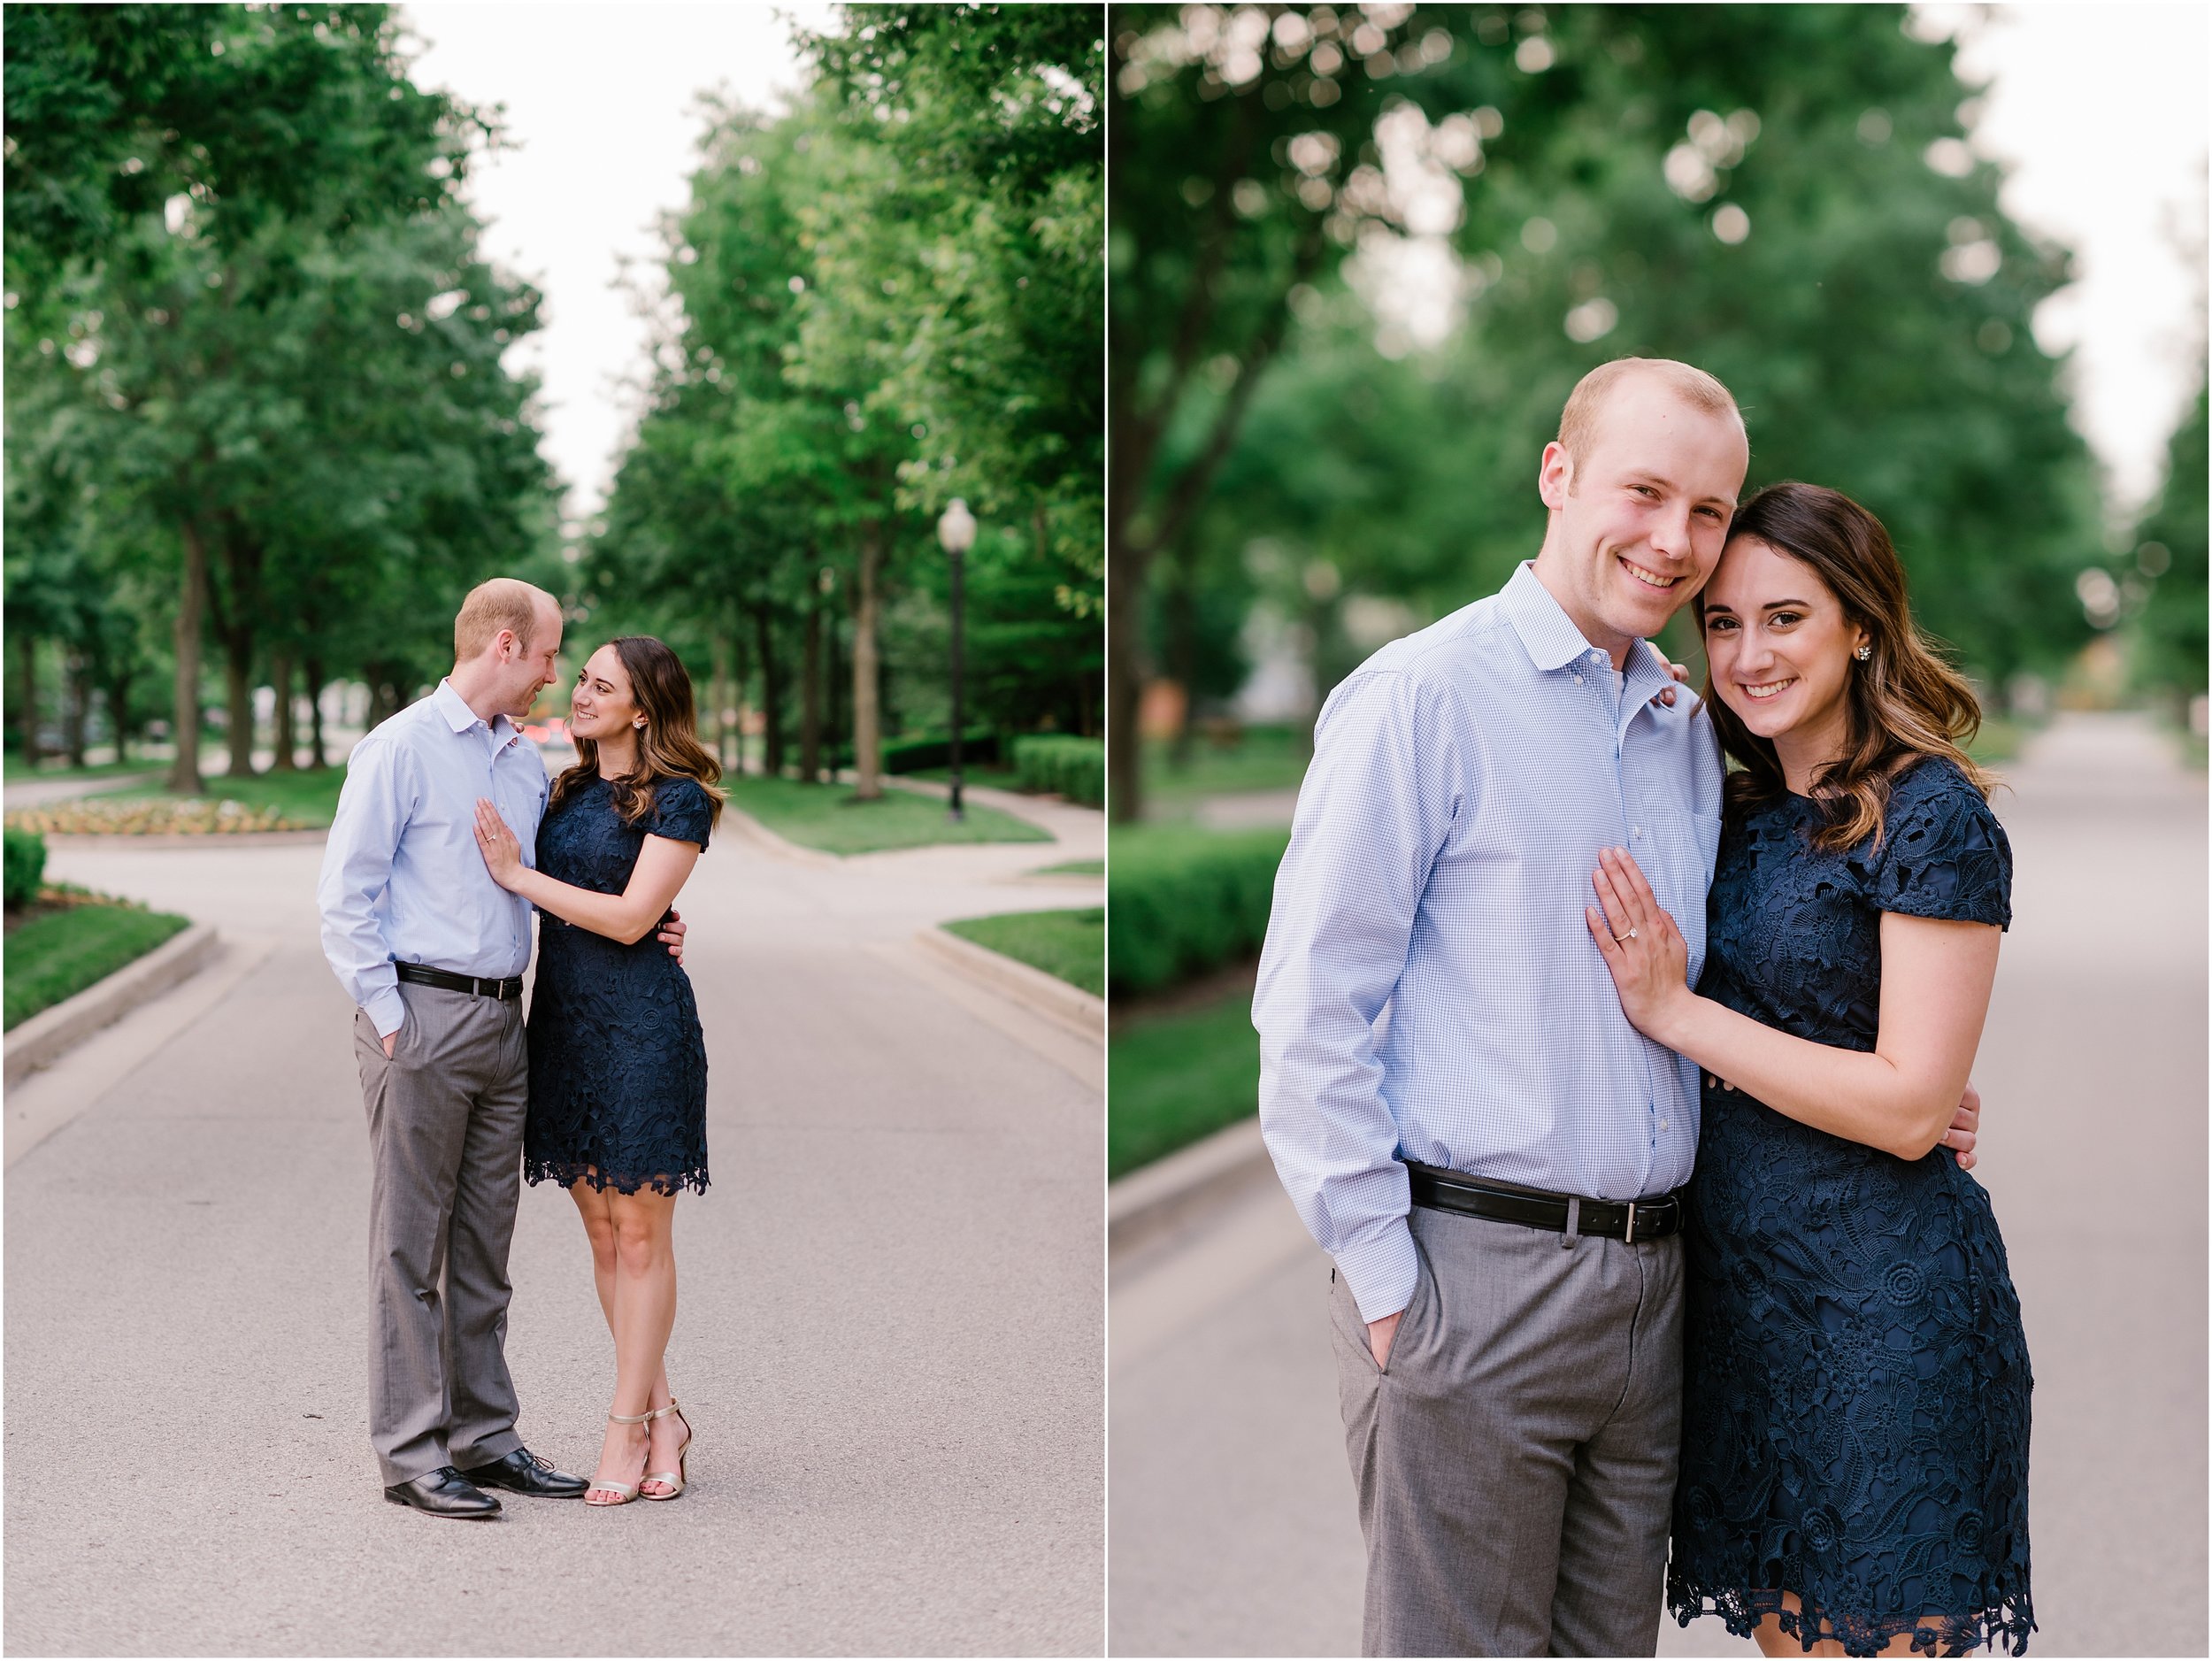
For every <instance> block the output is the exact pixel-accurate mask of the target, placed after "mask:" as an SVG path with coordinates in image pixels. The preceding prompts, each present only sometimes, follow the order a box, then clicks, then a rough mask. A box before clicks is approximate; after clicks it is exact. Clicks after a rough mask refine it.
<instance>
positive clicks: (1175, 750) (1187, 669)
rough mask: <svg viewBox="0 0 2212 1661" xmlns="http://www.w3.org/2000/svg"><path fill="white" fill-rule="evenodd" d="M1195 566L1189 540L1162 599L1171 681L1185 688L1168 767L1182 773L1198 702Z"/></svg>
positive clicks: (1178, 553) (1180, 553) (1172, 567)
mask: <svg viewBox="0 0 2212 1661" xmlns="http://www.w3.org/2000/svg"><path fill="white" fill-rule="evenodd" d="M1192 564H1193V561H1192V559H1191V557H1190V544H1189V543H1188V542H1184V543H1183V544H1182V546H1181V547H1180V548H1179V550H1178V552H1177V558H1175V559H1174V560H1173V561H1172V564H1171V569H1170V571H1169V573H1168V578H1169V581H1168V589H1167V592H1166V594H1164V596H1161V597H1162V598H1163V599H1164V600H1165V601H1166V602H1167V619H1166V621H1167V641H1166V647H1167V673H1168V678H1169V679H1170V680H1171V681H1175V682H1176V684H1178V685H1179V686H1180V687H1181V688H1182V689H1183V712H1182V714H1181V716H1180V717H1179V719H1177V721H1176V724H1175V740H1174V742H1173V743H1172V744H1171V746H1170V748H1169V750H1168V765H1171V767H1173V768H1174V769H1175V771H1176V772H1178V773H1184V772H1187V771H1188V770H1189V767H1190V749H1191V711H1192V709H1193V707H1194V705H1195V704H1197V702H1198V696H1197V692H1196V690H1195V688H1196V686H1197V683H1198V598H1197V588H1198V581H1197V578H1196V575H1195V574H1194V573H1193V572H1192V570H1191V565H1192Z"/></svg>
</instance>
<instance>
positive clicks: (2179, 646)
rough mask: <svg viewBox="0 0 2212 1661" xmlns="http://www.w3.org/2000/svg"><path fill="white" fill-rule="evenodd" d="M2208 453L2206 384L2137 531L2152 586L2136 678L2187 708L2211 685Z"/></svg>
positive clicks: (2140, 627)
mask: <svg viewBox="0 0 2212 1661" xmlns="http://www.w3.org/2000/svg"><path fill="white" fill-rule="evenodd" d="M2208 450H2212V430H2208V428H2207V427H2206V423H2205V394H2204V389H2203V388H2201V387H2200V388H2198V389H2197V401H2196V403H2195V404H2194V405H2193V406H2192V407H2191V409H2190V411H2189V413H2188V415H2187V416H2186V417H2185V418H2184V419H2183V420H2182V423H2181V425H2180V426H2179V427H2177V428H2176V429H2175V430H2174V435H2173V438H2172V439H2171V441H2170V442H2169V443H2168V444H2167V447H2166V482H2165V486H2164V488H2162V490H2161V491H2160V492H2159V496H2158V499H2157V500H2156V501H2155V502H2154V503H2153V504H2151V506H2150V508H2149V510H2148V511H2147V512H2146V513H2145V514H2144V516H2143V519H2142V522H2141V523H2140V524H2139V526H2138V527H2136V550H2135V560H2134V564H2135V571H2134V573H2131V575H2132V576H2133V577H2134V578H2135V580H2136V581H2139V582H2141V583H2143V584H2145V585H2146V586H2147V588H2148V594H2147V597H2146V599H2145V601H2144V603H2143V609H2142V611H2141V613H2140V615H2139V617H2138V619H2136V624H2135V634H2136V640H2135V674H2136V679H2137V681H2138V683H2139V684H2140V685H2142V686H2144V687H2146V688H2150V689H2153V690H2155V691H2159V692H2163V693H2166V694H2168V695H2170V696H2174V697H2176V698H2177V700H2178V701H2180V702H2181V703H2183V704H2186V703H2187V701H2188V700H2189V699H2190V698H2192V697H2200V696H2203V694H2204V688H2205V654H2206V650H2207V642H2206V637H2205V616H2206V611H2207V608H2208V605H2212V598H2208V595H2207V591H2206V586H2205V565H2206V553H2205V550H2206V541H2207V537H2206V524H2205V515H2206V502H2207V489H2208V486H2207V481H2206V477H2205V460H2206V455H2207V451H2208ZM2123 581H2126V579H2125V578H2124V579H2123Z"/></svg>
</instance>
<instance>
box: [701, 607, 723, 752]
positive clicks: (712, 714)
mask: <svg viewBox="0 0 2212 1661" xmlns="http://www.w3.org/2000/svg"><path fill="white" fill-rule="evenodd" d="M711 649H712V650H713V653H714V676H713V680H712V681H711V682H710V685H709V686H708V688H707V696H709V697H710V698H712V699H713V700H714V707H713V709H711V710H710V711H708V715H709V718H710V719H708V720H706V721H705V722H703V724H702V725H701V727H700V734H699V735H700V737H701V739H702V740H703V741H705V742H710V743H712V744H713V746H714V758H715V759H716V760H717V761H718V762H720V763H721V764H722V766H723V768H724V770H725V771H727V770H728V768H729V765H730V650H729V648H728V647H727V646H726V645H725V644H723V642H722V639H721V637H720V636H719V635H717V636H716V637H715V639H714V641H713V642H712V648H711ZM709 734H711V737H709Z"/></svg>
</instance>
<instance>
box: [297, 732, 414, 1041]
mask: <svg viewBox="0 0 2212 1661" xmlns="http://www.w3.org/2000/svg"><path fill="white" fill-rule="evenodd" d="M409 771H410V769H409V766H408V757H407V753H406V750H405V749H404V748H403V746H401V745H399V744H396V743H388V742H384V743H380V742H365V743H363V744H362V745H360V746H359V747H358V748H357V749H356V750H354V752H353V756H352V758H351V759H350V760H349V762H348V764H347V767H346V782H345V788H343V789H342V790H341V791H340V792H339V796H338V811H337V814H336V816H335V818H334V819H333V820H332V823H331V827H330V841H329V842H327V843H326V844H325V846H324V849H323V868H322V875H321V877H320V879H319V880H318V881H317V883H316V885H315V898H316V903H317V904H318V905H319V906H320V908H321V910H322V918H323V956H324V957H326V958H328V959H329V961H330V966H331V969H332V971H333V972H334V973H335V974H336V975H337V977H338V981H339V984H340V985H342V986H343V987H344V988H346V992H347V995H348V996H350V997H351V998H352V999H353V1001H354V1002H355V1003H356V1004H359V1005H360V1006H361V1007H362V1008H363V1009H364V1010H366V1011H368V1015H369V1019H371V1020H372V1021H373V1022H374V1023H375V1024H376V1030H377V1035H378V1036H379V1037H384V1038H388V1037H389V1036H391V1034H394V1033H396V1032H397V1031H398V1030H399V1028H400V1025H401V1022H402V1021H403V1019H404V1018H405V1013H406V1011H405V1006H404V1005H403V1004H401V1002H400V996H399V977H398V975H397V973H396V972H395V971H394V969H393V967H392V950H391V945H390V942H388V941H387V940H386V938H385V934H384V927H383V922H382V919H380V916H379V914H378V906H377V902H378V901H379V900H380V898H382V896H383V895H384V893H385V890H386V889H387V888H388V887H389V886H390V884H391V880H392V861H393V859H394V857H396V854H397V852H398V850H399V839H400V834H401V833H402V832H403V831H404V830H405V829H406V828H407V820H408V817H409V814H410V812H411V808H412V799H411V798H412V796H413V795H414V791H413V790H412V789H411V788H410V785H409V782H408V780H407V778H406V776H405V775H406V773H408V772H409Z"/></svg>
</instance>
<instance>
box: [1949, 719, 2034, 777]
mask: <svg viewBox="0 0 2212 1661" xmlns="http://www.w3.org/2000/svg"><path fill="white" fill-rule="evenodd" d="M2034 733H2035V728H2034V727H2030V726H2026V725H2024V724H2023V723H2021V722H2019V721H2008V720H2007V719H2005V718H2004V717H2003V716H2001V715H1992V716H1989V717H1987V718H1986V719H1984V720H1983V722H1982V729H1981V731H1980V732H1978V733H1977V734H1974V742H1972V743H1970V744H1969V745H1968V746H1967V747H1966V753H1967V754H1968V755H1969V756H1970V757H1973V759H1974V760H1975V762H1976V763H1977V764H1978V765H1981V766H1985V767H1994V766H1998V765H2001V764H2002V763H2004V762H2008V761H2011V760H2013V759H2014V758H2016V757H2017V756H2018V755H2019V754H2020V746H2021V745H2023V744H2024V743H2025V742H2027V741H2028V740H2029V738H2031V737H2032V736H2033V734H2034Z"/></svg>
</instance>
